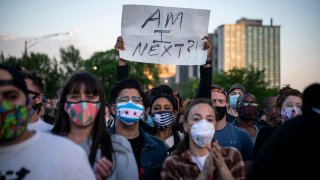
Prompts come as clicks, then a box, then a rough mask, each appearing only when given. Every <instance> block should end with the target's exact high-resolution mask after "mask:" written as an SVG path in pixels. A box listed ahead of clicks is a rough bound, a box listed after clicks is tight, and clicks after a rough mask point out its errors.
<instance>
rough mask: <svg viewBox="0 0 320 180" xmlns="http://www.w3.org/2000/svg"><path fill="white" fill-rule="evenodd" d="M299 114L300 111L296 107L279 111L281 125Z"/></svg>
mask: <svg viewBox="0 0 320 180" xmlns="http://www.w3.org/2000/svg"><path fill="white" fill-rule="evenodd" d="M300 114H301V109H300V108H299V107H297V106H293V107H287V108H285V109H281V118H282V123H284V122H285V121H287V120H288V119H292V118H294V117H296V116H298V115H300Z"/></svg>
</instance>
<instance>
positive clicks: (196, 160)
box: [191, 154, 209, 171]
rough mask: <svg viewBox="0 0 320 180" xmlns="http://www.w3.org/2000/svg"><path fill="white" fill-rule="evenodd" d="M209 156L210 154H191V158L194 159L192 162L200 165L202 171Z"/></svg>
mask: <svg viewBox="0 0 320 180" xmlns="http://www.w3.org/2000/svg"><path fill="white" fill-rule="evenodd" d="M208 156H209V154H207V155H204V156H191V160H192V162H194V163H196V164H197V165H198V167H199V169H200V171H202V170H203V167H204V163H205V161H206V159H207V157H208Z"/></svg>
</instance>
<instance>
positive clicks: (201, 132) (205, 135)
mask: <svg viewBox="0 0 320 180" xmlns="http://www.w3.org/2000/svg"><path fill="white" fill-rule="evenodd" d="M190 133H191V137H192V140H193V141H194V142H195V143H196V145H198V146H199V147H205V146H206V145H207V144H209V143H211V141H212V138H213V135H214V133H215V128H214V126H213V125H212V124H211V123H210V122H208V121H207V120H206V119H202V120H200V121H198V122H196V123H194V124H193V125H192V127H191V130H190Z"/></svg>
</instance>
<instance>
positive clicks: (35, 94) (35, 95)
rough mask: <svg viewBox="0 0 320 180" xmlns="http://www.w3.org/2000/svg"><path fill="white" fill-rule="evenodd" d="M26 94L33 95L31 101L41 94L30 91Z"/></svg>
mask: <svg viewBox="0 0 320 180" xmlns="http://www.w3.org/2000/svg"><path fill="white" fill-rule="evenodd" d="M28 94H32V95H34V96H33V97H32V99H35V98H36V97H38V96H39V95H40V94H41V93H38V92H35V91H31V90H28Z"/></svg>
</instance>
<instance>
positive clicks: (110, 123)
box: [105, 115, 114, 128]
mask: <svg viewBox="0 0 320 180" xmlns="http://www.w3.org/2000/svg"><path fill="white" fill-rule="evenodd" d="M105 120H106V126H107V128H109V127H112V126H113V124H114V119H113V117H112V116H111V115H110V116H106V117H105Z"/></svg>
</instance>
